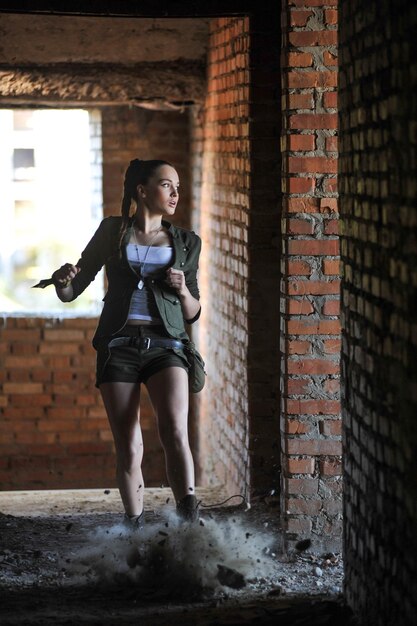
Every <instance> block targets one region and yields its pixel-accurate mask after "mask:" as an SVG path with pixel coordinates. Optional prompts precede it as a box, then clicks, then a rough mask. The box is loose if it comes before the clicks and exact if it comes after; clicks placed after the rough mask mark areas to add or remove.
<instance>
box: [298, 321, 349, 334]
mask: <svg viewBox="0 0 417 626" xmlns="http://www.w3.org/2000/svg"><path fill="white" fill-rule="evenodd" d="M287 331H288V334H289V335H339V334H340V321H339V320H332V321H318V320H314V321H310V320H289V321H288V322H287Z"/></svg>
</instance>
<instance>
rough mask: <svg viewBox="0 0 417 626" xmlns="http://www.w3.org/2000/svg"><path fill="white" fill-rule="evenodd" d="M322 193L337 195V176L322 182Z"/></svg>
mask: <svg viewBox="0 0 417 626" xmlns="http://www.w3.org/2000/svg"><path fill="white" fill-rule="evenodd" d="M323 191H324V193H337V176H335V177H334V178H325V179H324V180H323Z"/></svg>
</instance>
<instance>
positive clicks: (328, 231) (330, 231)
mask: <svg viewBox="0 0 417 626" xmlns="http://www.w3.org/2000/svg"><path fill="white" fill-rule="evenodd" d="M323 232H324V234H325V235H338V234H339V220H325V221H324V229H323Z"/></svg>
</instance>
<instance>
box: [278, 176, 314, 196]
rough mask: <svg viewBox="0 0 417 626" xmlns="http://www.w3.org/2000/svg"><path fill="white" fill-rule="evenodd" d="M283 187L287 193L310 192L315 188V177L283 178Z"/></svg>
mask: <svg viewBox="0 0 417 626" xmlns="http://www.w3.org/2000/svg"><path fill="white" fill-rule="evenodd" d="M283 187H284V189H285V191H286V192H287V193H309V192H312V191H313V190H314V187H315V181H314V178H304V177H303V178H301V177H299V178H294V177H291V176H290V177H288V178H287V179H285V178H284V179H283Z"/></svg>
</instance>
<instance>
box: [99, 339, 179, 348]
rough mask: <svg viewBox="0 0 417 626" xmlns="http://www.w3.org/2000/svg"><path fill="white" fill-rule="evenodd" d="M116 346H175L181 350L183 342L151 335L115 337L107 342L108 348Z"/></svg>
mask: <svg viewBox="0 0 417 626" xmlns="http://www.w3.org/2000/svg"><path fill="white" fill-rule="evenodd" d="M116 346H129V347H131V348H138V350H150V349H151V348H177V349H179V350H182V349H183V348H184V344H183V343H182V341H177V340H176V339H153V338H151V337H115V338H114V339H112V340H111V341H110V343H109V344H108V347H109V348H114V347H116Z"/></svg>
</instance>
